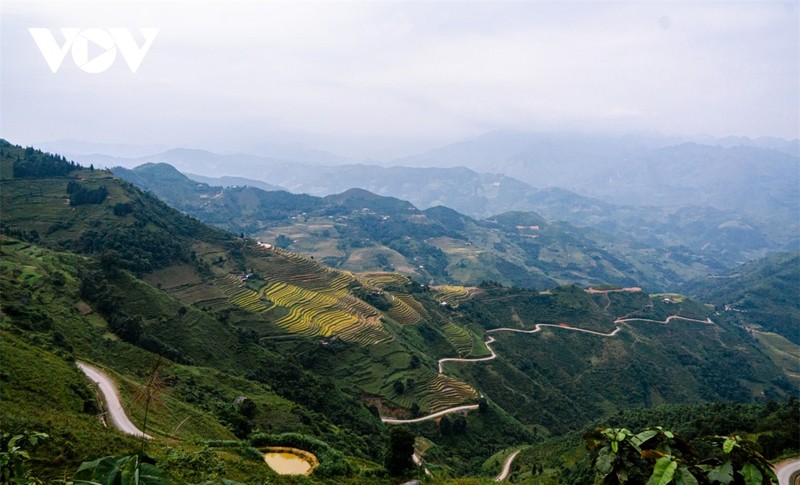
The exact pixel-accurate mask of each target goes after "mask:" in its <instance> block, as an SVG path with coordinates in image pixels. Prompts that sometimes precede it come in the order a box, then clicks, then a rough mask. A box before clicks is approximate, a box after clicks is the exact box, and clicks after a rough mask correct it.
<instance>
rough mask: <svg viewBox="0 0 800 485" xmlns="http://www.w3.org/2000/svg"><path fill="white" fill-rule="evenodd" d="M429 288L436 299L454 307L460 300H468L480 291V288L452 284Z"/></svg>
mask: <svg viewBox="0 0 800 485" xmlns="http://www.w3.org/2000/svg"><path fill="white" fill-rule="evenodd" d="M431 290H432V291H433V294H434V296H435V297H436V299H437V300H439V301H440V302H446V303H449V304H450V305H451V306H454V307H457V306H458V305H459V303H461V302H464V301H467V300H469V299H470V298H472V297H473V296H475V295H476V294H478V293H480V291H481V290H480V288H475V287H467V286H452V285H442V286H432V287H431Z"/></svg>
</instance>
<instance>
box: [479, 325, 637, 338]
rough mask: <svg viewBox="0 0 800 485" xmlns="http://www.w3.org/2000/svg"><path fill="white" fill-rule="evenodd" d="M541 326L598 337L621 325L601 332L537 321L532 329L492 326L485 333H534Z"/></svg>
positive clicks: (610, 335)
mask: <svg viewBox="0 0 800 485" xmlns="http://www.w3.org/2000/svg"><path fill="white" fill-rule="evenodd" d="M542 327H553V328H560V329H562V330H572V331H575V332H583V333H590V334H592V335H598V336H600V337H613V336H614V335H616V334H618V333H619V331H620V330H622V327H617V328H615V329H614V330H613V331H612V332H610V333H602V332H595V331H594V330H586V329H585V328H578V327H571V326H569V325H566V324H563V325H557V324H554V323H537V324H536V326H535V328H534V329H533V330H520V329H518V328H505V327H504V328H493V329H491V330H487V331H486V333H494V332H517V333H536V332H541V331H542Z"/></svg>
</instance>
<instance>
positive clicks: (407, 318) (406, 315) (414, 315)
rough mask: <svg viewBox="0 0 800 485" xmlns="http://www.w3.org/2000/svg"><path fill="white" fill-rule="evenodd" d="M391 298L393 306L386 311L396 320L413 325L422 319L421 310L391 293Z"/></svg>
mask: <svg viewBox="0 0 800 485" xmlns="http://www.w3.org/2000/svg"><path fill="white" fill-rule="evenodd" d="M391 298H392V307H391V308H390V309H389V311H387V312H386V313H387V314H388V315H389V316H390V317H392V318H393V319H394V320H395V321H396V322H398V323H401V324H403V325H413V324H415V323H417V322H419V321H420V320H422V316H421V315H420V314H419V312H417V311H416V310H414V309H413V308H412V307H411V306H410V305H409V304H408V303H406V302H404V301H403V300H401V299H400V298H398V297H396V296H394V295H391Z"/></svg>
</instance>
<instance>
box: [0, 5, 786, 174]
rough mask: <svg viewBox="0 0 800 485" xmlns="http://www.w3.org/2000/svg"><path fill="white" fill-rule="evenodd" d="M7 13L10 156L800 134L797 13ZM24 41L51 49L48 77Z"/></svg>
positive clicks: (362, 150)
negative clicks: (39, 151)
mask: <svg viewBox="0 0 800 485" xmlns="http://www.w3.org/2000/svg"><path fill="white" fill-rule="evenodd" d="M0 5H1V7H0V8H2V11H0V12H1V13H0V16H1V17H0V18H1V21H2V29H0V30H2V34H0V35H1V37H0V40H1V41H2V47H0V54H1V55H2V57H1V58H0V66H1V67H0V69H1V72H0V74H1V77H0V82H1V83H2V84H1V86H2V87H1V88H0V136H1V137H3V138H6V139H8V140H9V141H11V142H13V143H18V144H23V145H25V144H36V143H41V142H47V141H54V140H84V141H89V142H96V143H111V144H126V145H143V146H166V147H173V146H185V147H198V148H207V149H214V150H217V151H237V149H238V148H240V147H244V146H250V145H253V144H258V143H267V144H269V143H301V144H303V145H305V146H308V147H314V148H319V149H324V150H329V151H332V152H335V153H340V154H343V155H345V156H348V157H354V158H359V159H367V158H371V159H376V160H381V159H390V158H392V157H399V156H403V155H408V154H411V153H414V152H416V151H420V150H424V149H427V148H432V147H435V146H438V145H442V144H445V143H449V142H453V141H457V140H460V139H464V138H469V137H473V136H477V135H480V134H483V133H486V132H489V131H493V130H504V129H510V130H530V131H561V130H568V131H580V132H591V133H619V134H622V133H628V132H634V133H663V134H669V135H697V134H707V135H712V136H728V135H734V136H749V137H761V136H776V137H782V138H787V139H790V138H796V137H798V136H800V127H799V125H798V123H800V121H798V120H799V119H800V99H799V98H798V91H799V90H800V87H799V86H800V73H799V70H800V33H799V31H800V18H799V17H798V16H799V15H800V13H799V12H800V4H798V2H797V1H793V2H778V1H760V2H743V1H736V2H726V1H712V2H700V1H691V2H676V1H669V2H660V1H635V2H618V1H614V2H588V1H559V2H547V1H527V2H481V1H470V2H456V1H414V2H410V1H409V2H406V1H370V2H366V1H363V2H330V1H326V2H298V1H292V2H290V1H280V2H278V1H276V2H256V1H247V2H229V1H225V2H223V1H215V2H188V1H179V2H116V1H115V2H111V1H105V2H72V1H58V2H36V1H27V0H26V1H8V0H4V1H3V2H2V4H0ZM31 28H37V29H48V30H47V31H46V32H47V35H50V36H51V37H50V41H51V42H52V43H53V45H54V46H56V47H57V49H56V50H58V49H62V48H63V49H64V50H63V54H64V56H63V60H62V62H61V64H60V65H59V66H58V70H57V71H56V72H55V73H54V72H52V70H51V68H50V67H49V66H48V62H47V61H46V59H45V57H46V56H45V55H44V54H43V52H42V51H41V50H40V48H39V45H38V44H37V42H36V41H35V40H34V35H33V34H32V33H31V32H30V31H29V29H31ZM62 28H72V29H76V30H74V31H70V32H73V33H72V34H69V35H72V37H71V38H68V37H67V34H65V33H62V31H61V30H60V29H62ZM141 28H151V29H158V31H157V34H155V37H154V38H152V43H151V44H150V46H149V48H148V50H147V51H146V52H145V53H144V56H143V57H142V58H141V63H140V64H139V65H138V68H137V69H136V70H135V72H132V69H131V67H129V65H128V63H127V61H126V58H127V57H133V55H134V54H135V51H136V49H138V48H140V47H141V46H143V45H145V43H146V42H147V37H146V36H145V35H144V33H143V31H140V29H141ZM109 29H120V30H117V31H116V32H117V34H116V37H115V36H112V35H111V33H112V31H111V30H109ZM121 31H122V33H120V32H121ZM125 32H130V35H132V38H133V40H134V42H135V45H134V46H133V47H135V48H136V49H132V48H131V46H130V45H127V46H126V45H124V43H123V41H124V39H122V40H119V39H121V38H122V37H124V33H125ZM146 32H152V31H145V33H146ZM42 35H44V34H42ZM68 39H69V40H68ZM87 39H88V40H87ZM56 54H58V52H56ZM126 54H127V55H126ZM51 56H52V53H51ZM93 59H94V60H95V61H94V63H93V64H92V60H93ZM87 70H88V71H92V70H95V71H97V70H100V71H101V72H86V71H87Z"/></svg>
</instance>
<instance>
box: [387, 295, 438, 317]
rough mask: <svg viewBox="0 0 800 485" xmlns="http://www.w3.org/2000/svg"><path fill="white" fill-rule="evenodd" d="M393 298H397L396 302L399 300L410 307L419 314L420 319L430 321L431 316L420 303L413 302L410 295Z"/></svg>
mask: <svg viewBox="0 0 800 485" xmlns="http://www.w3.org/2000/svg"><path fill="white" fill-rule="evenodd" d="M393 296H394V297H395V298H397V299H398V300H401V301H402V302H403V303H405V304H406V305H408V306H410V307H411V309H412V310H414V311H415V312H417V313H419V315H420V316H421V317H422V318H424V319H426V320H430V319H431V315H430V314H429V313H428V310H426V309H425V307H424V306H422V303H420V302H418V301H417V300H415V299H414V297H413V296H411V295H393Z"/></svg>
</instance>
